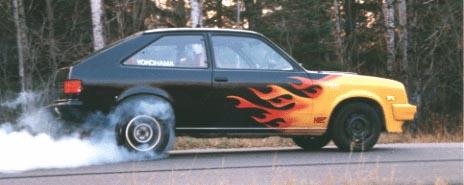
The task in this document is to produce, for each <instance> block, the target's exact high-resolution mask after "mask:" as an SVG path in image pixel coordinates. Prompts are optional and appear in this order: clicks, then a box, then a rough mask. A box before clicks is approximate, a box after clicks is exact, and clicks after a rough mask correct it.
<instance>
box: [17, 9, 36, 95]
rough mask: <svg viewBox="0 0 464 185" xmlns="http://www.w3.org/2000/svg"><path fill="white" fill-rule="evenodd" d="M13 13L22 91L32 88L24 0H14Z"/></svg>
mask: <svg viewBox="0 0 464 185" xmlns="http://www.w3.org/2000/svg"><path fill="white" fill-rule="evenodd" d="M13 14H14V22H15V25H16V43H17V46H18V64H19V66H18V68H19V78H20V80H21V81H20V83H21V91H23V92H24V91H27V90H30V89H31V86H32V80H31V77H30V74H28V70H27V66H28V65H26V62H27V61H28V59H29V41H28V38H27V34H26V30H27V26H26V16H25V13H24V2H23V0H13Z"/></svg>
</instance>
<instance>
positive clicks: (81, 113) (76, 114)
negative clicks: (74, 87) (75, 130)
mask: <svg viewBox="0 0 464 185" xmlns="http://www.w3.org/2000/svg"><path fill="white" fill-rule="evenodd" d="M50 108H51V109H52V112H53V113H54V114H55V116H57V117H59V118H61V119H63V120H65V121H72V122H80V121H83V120H84V117H85V114H86V113H85V112H86V111H85V109H84V108H83V105H82V102H81V101H80V100H76V99H68V100H58V101H55V103H53V104H52V105H51V106H50Z"/></svg>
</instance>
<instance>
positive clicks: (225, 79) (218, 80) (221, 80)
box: [214, 76, 229, 82]
mask: <svg viewBox="0 0 464 185" xmlns="http://www.w3.org/2000/svg"><path fill="white" fill-rule="evenodd" d="M214 81H215V82H227V81H229V79H227V78H226V77H222V76H219V77H214Z"/></svg>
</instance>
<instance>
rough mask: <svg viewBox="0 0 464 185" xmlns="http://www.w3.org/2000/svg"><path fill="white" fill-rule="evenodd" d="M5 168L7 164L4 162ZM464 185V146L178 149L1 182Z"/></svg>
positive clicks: (11, 177)
mask: <svg viewBox="0 0 464 185" xmlns="http://www.w3.org/2000/svg"><path fill="white" fill-rule="evenodd" d="M0 165H1V164H0ZM373 183H375V184H387V183H388V184H434V183H449V184H463V143H436V144H379V145H376V147H375V148H374V149H373V150H372V151H370V152H365V153H345V152H339V151H338V150H336V149H335V148H334V147H331V146H329V147H326V148H324V149H323V150H321V151H311V152H308V151H303V150H300V149H299V148H254V149H239V150H233V149H225V150H188V151H174V152H172V154H171V156H170V157H169V158H168V159H162V160H155V161H138V162H125V163H118V164H106V165H96V166H87V167H79V168H74V169H42V170H34V171H28V172H23V173H13V174H0V184H2V185H3V184H5V185H15V184H28V185H33V184H47V185H55V184H57V185H74V184H85V185H88V184H111V185H118V184H121V185H128V184H226V185H228V184H373Z"/></svg>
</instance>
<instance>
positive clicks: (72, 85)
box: [63, 80, 82, 94]
mask: <svg viewBox="0 0 464 185" xmlns="http://www.w3.org/2000/svg"><path fill="white" fill-rule="evenodd" d="M63 91H64V93H65V94H79V93H81V91H82V82H81V81H80V80H66V81H64V85H63Z"/></svg>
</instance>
